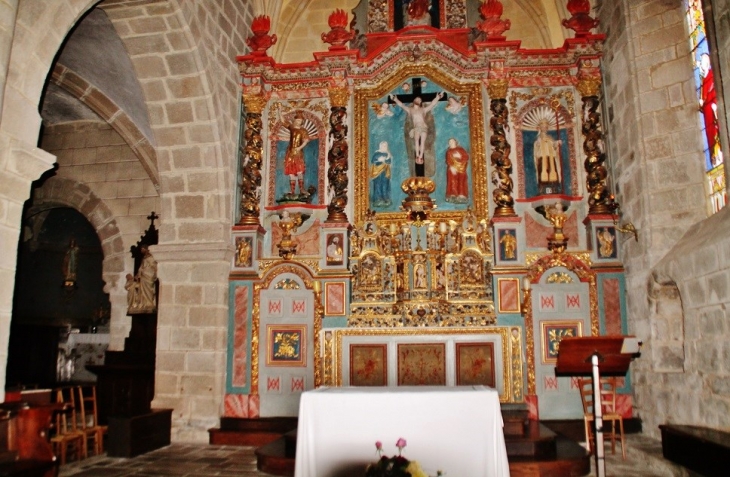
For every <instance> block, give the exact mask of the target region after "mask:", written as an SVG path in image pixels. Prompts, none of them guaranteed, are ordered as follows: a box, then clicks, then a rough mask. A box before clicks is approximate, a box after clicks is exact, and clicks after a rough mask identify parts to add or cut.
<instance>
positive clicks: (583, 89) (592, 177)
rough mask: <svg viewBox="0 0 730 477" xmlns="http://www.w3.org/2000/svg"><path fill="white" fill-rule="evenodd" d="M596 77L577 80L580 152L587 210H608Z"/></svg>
mask: <svg viewBox="0 0 730 477" xmlns="http://www.w3.org/2000/svg"><path fill="white" fill-rule="evenodd" d="M600 86H601V79H600V78H585V79H582V80H580V81H579V82H578V85H577V88H578V91H579V92H580V95H581V97H582V99H583V125H582V132H583V138H584V140H583V152H584V153H585V155H586V160H585V169H586V188H587V190H588V214H610V213H612V205H613V198H612V197H611V194H610V192H609V190H608V186H607V185H606V176H607V175H608V174H607V171H606V168H605V167H604V165H603V164H604V162H605V161H606V156H605V154H604V153H603V133H602V132H601V124H600V121H601V113H600V112H599V111H598V107H599V105H600V102H599V100H598V90H599V88H600Z"/></svg>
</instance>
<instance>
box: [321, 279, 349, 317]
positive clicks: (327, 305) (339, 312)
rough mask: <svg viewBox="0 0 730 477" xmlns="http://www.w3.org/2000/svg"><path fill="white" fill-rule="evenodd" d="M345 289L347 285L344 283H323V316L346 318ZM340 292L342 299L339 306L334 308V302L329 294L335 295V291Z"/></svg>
mask: <svg viewBox="0 0 730 477" xmlns="http://www.w3.org/2000/svg"><path fill="white" fill-rule="evenodd" d="M346 288H347V283H346V282H344V281H337V282H325V283H324V314H325V315H327V316H346V315H347V302H346V296H345V295H346V291H345V290H346ZM338 289H339V290H341V292H342V299H341V304H340V305H341V306H340V307H339V308H335V304H334V300H333V299H332V298H331V294H333V293H336V291H335V290H338Z"/></svg>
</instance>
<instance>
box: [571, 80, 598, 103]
mask: <svg viewBox="0 0 730 477" xmlns="http://www.w3.org/2000/svg"><path fill="white" fill-rule="evenodd" d="M576 89H578V92H580V95H581V97H583V98H586V97H589V96H598V94H599V92H600V91H601V78H600V77H596V78H583V79H581V80H579V81H578V84H577V85H576Z"/></svg>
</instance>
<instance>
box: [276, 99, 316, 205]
mask: <svg viewBox="0 0 730 477" xmlns="http://www.w3.org/2000/svg"><path fill="white" fill-rule="evenodd" d="M273 109H275V110H276V114H274V113H273ZM273 109H272V115H274V117H275V123H274V125H273V126H272V131H273V134H272V135H271V145H270V147H271V151H272V152H271V161H270V166H269V167H270V169H271V177H272V181H270V183H269V187H270V190H269V204H268V205H270V206H274V205H284V204H303V203H304V204H318V203H319V202H320V194H321V193H322V190H321V188H322V184H321V183H320V182H321V179H320V177H319V176H320V174H319V167H320V166H319V158H320V157H324V146H325V144H324V143H325V141H324V134H325V131H324V127H323V125H322V123H321V121H320V119H319V118H317V116H316V115H315V114H313V113H312V112H310V111H306V110H301V109H296V110H294V109H291V110H289V111H287V112H282V109H283V108H282V106H281V104H277V105H275V107H274V108H273Z"/></svg>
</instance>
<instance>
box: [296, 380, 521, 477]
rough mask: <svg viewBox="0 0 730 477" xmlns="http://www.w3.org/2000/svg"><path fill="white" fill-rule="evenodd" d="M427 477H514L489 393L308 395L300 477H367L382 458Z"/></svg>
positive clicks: (465, 389) (386, 390)
mask: <svg viewBox="0 0 730 477" xmlns="http://www.w3.org/2000/svg"><path fill="white" fill-rule="evenodd" d="M399 438H403V439H405V440H406V441H407V446H406V447H404V448H403V449H402V455H403V456H404V457H406V458H407V459H409V460H415V461H418V463H419V464H420V465H421V467H422V468H423V469H424V471H426V472H427V473H428V474H429V475H436V473H437V471H442V472H444V474H445V475H451V476H469V477H498V476H500V477H501V476H509V464H508V462H507V450H506V447H505V441H504V433H503V431H502V416H501V413H500V406H499V395H498V393H497V391H496V390H494V389H492V388H488V387H485V386H458V387H443V386H400V387H397V388H395V387H371V388H358V387H336V388H331V387H322V388H319V389H315V390H312V391H307V392H305V393H303V394H302V397H301V402H300V407H299V427H298V430H297V452H296V467H295V473H294V475H295V477H339V476H342V477H344V476H351V475H363V474H364V469H365V468H366V467H367V465H368V464H369V463H371V462H375V461H377V460H378V453H377V452H376V447H375V442H376V441H381V442H382V443H383V455H387V456H392V455H394V454H397V453H398V449H397V448H396V442H397V441H398V439H399Z"/></svg>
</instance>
